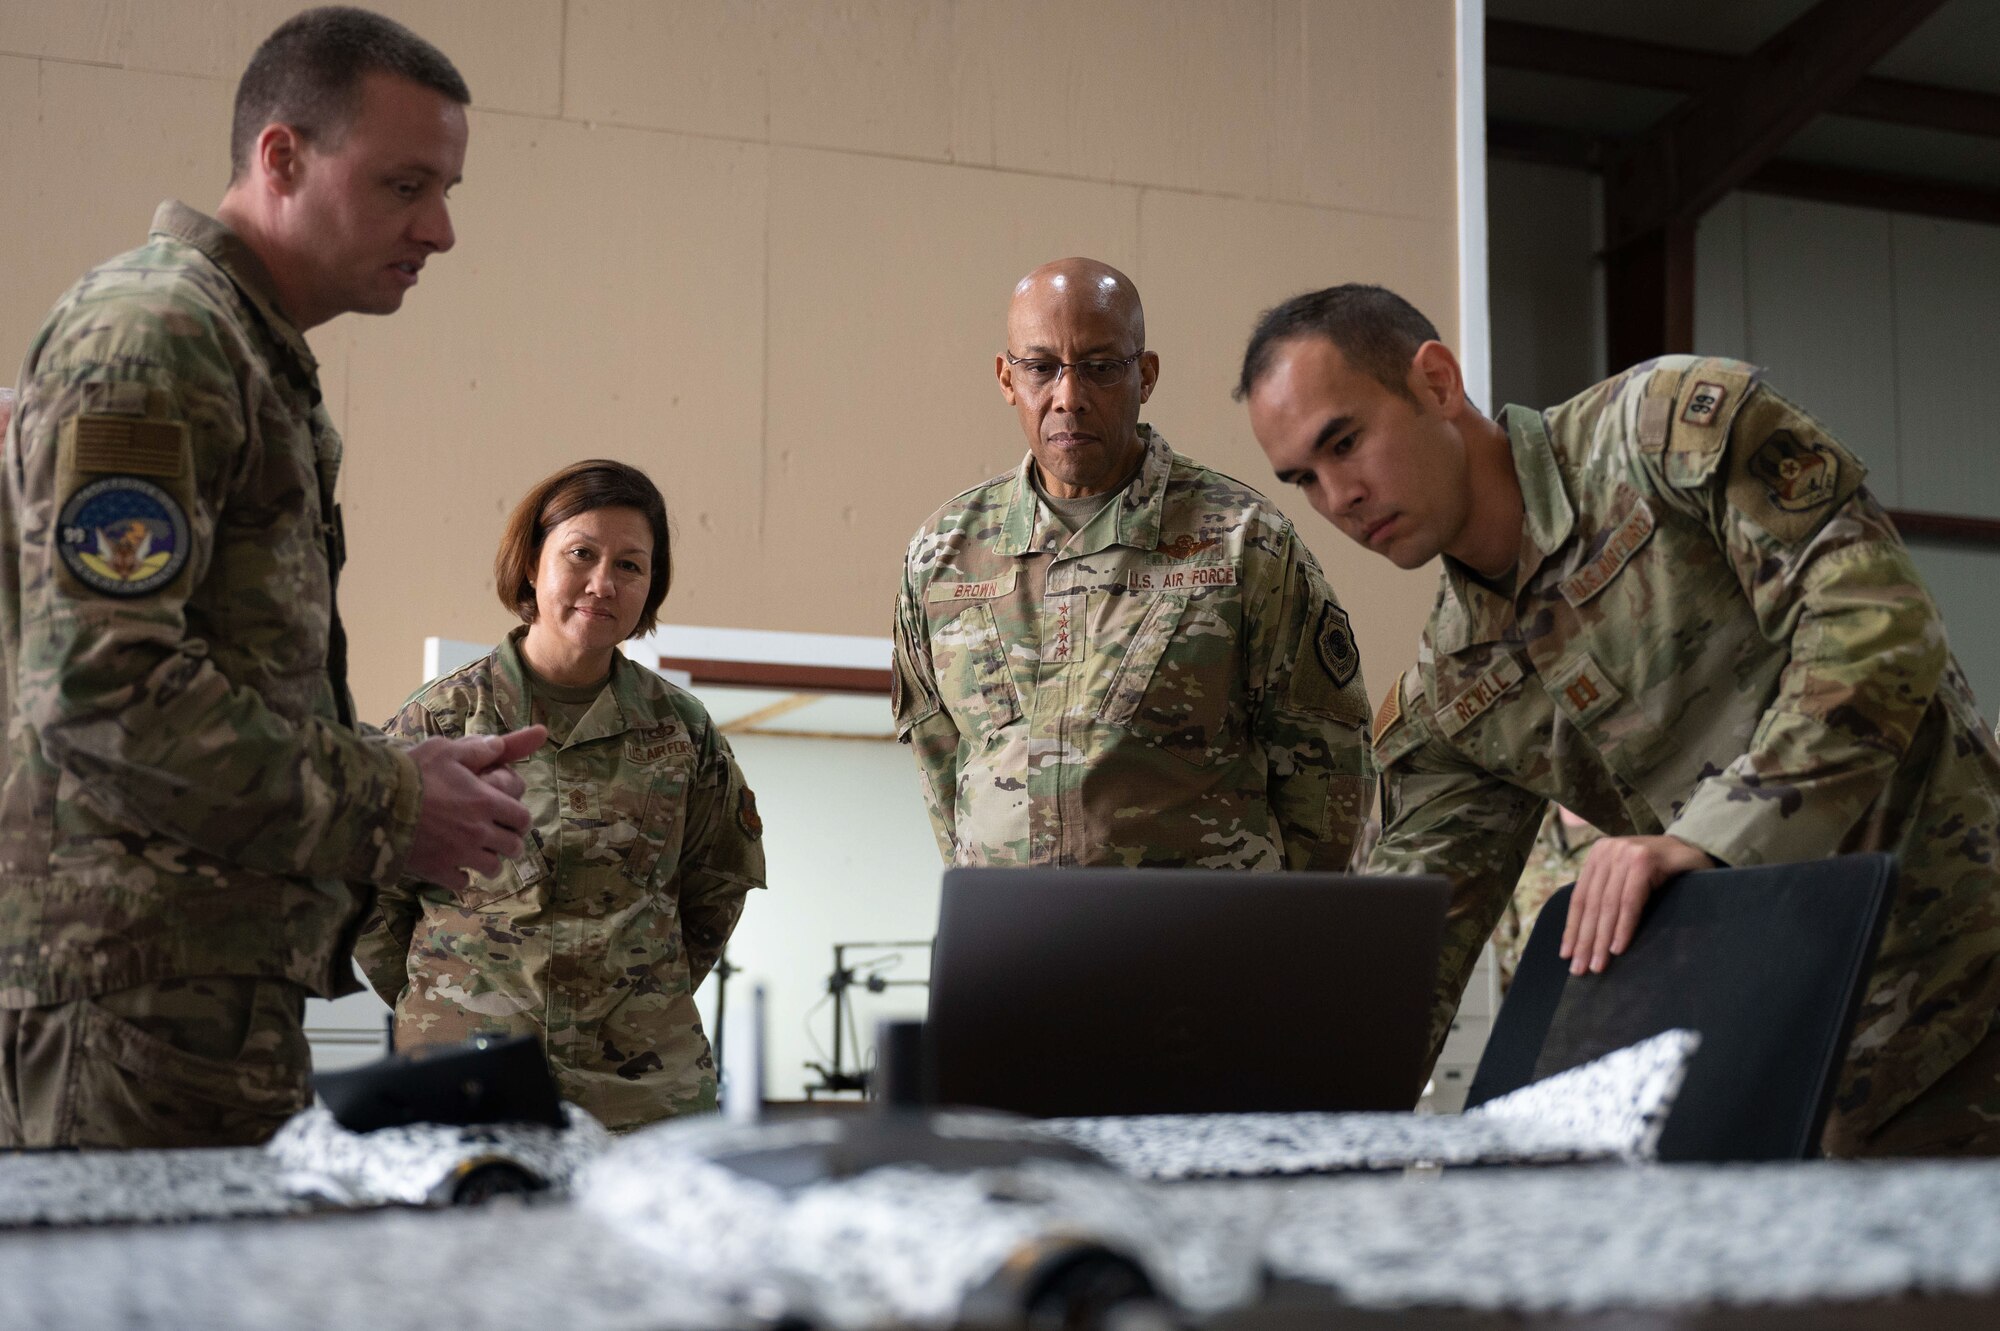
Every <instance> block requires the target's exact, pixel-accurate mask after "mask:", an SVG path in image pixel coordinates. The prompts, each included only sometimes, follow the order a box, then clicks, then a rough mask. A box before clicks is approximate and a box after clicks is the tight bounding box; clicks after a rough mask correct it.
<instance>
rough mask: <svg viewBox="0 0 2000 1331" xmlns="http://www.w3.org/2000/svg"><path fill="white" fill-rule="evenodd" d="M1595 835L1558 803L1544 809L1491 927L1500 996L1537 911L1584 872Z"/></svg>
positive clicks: (1507, 985)
mask: <svg viewBox="0 0 2000 1331" xmlns="http://www.w3.org/2000/svg"><path fill="white" fill-rule="evenodd" d="M1597 838H1598V831H1597V829H1596V828H1594V827H1592V826H1591V825H1590V824H1589V823H1586V822H1584V821H1583V820H1582V819H1581V818H1578V817H1577V816H1576V815H1575V814H1573V813H1571V812H1570V811H1569V810H1568V809H1565V808H1563V807H1562V806H1561V805H1559V804H1552V805H1550V806H1549V811H1548V813H1547V814H1546V815H1544V816H1543V818H1542V830H1541V831H1539V832H1537V833H1536V834H1535V844H1534V845H1533V846H1531V847H1530V848H1529V850H1528V867H1527V868H1525V869H1523V870H1522V871H1521V881H1520V882H1518V883H1516V884H1515V885H1514V894H1513V895H1512V896H1510V897H1508V898H1507V908H1506V909H1505V910H1503V911H1501V912H1500V921H1499V923H1497V924H1495V925H1494V926H1493V958H1494V962H1495V964H1496V965H1497V966H1498V968H1499V972H1500V992H1501V993H1503V994H1504V993H1506V992H1507V990H1508V989H1510V988H1511V987H1513V984H1514V974H1515V972H1517V971H1519V970H1520V969H1521V954H1522V953H1523V952H1525V951H1526V950H1527V947H1528V937H1529V935H1531V934H1533V933H1534V931H1535V921H1536V920H1537V919H1539V918H1541V914H1542V907H1543V906H1546V905H1547V904H1548V902H1549V898H1550V897H1552V896H1554V895H1555V894H1556V893H1558V892H1560V891H1562V890H1563V889H1564V888H1565V887H1568V886H1569V885H1570V884H1571V883H1574V882H1575V881H1576V880H1577V878H1578V877H1579V876H1580V875H1581V874H1582V872H1583V861H1584V857H1585V856H1587V855H1588V854H1589V853H1590V848H1591V847H1592V846H1593V845H1595V844H1596V843H1597Z"/></svg>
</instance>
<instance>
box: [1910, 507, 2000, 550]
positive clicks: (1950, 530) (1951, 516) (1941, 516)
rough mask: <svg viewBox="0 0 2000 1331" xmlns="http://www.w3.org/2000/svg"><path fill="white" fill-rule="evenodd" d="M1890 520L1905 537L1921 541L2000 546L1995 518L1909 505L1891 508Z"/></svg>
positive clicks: (1988, 547)
mask: <svg viewBox="0 0 2000 1331" xmlns="http://www.w3.org/2000/svg"><path fill="white" fill-rule="evenodd" d="M1889 517H1890V520H1891V521H1893V522H1894V523H1895V524H1896V530H1898V531H1900V532H1902V533H1903V536H1904V538H1905V539H1906V540H1907V539H1910V538H1912V537H1914V538H1915V539H1917V540H1921V541H1949V542H1951V543H1952V544H1953V545H1977V546H1982V547H1985V548H1987V549H1995V548H2000V522H1996V521H1995V520H1993V519H1992V518H1966V517H1960V516H1958V515H1957V514H1955V513H1919V512H1915V511H1913V510H1911V509H1907V508H1892V509H1890V510H1889Z"/></svg>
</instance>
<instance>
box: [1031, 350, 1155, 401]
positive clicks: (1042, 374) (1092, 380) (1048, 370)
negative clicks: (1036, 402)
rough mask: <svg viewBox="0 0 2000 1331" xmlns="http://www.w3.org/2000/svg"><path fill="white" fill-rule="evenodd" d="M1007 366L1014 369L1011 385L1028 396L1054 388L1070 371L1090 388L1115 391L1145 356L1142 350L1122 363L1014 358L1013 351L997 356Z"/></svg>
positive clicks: (1035, 357)
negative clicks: (1002, 358) (1135, 364)
mask: <svg viewBox="0 0 2000 1331" xmlns="http://www.w3.org/2000/svg"><path fill="white" fill-rule="evenodd" d="M1001 354H1003V355H1004V356H1006V357H1007V363H1008V364H1009V365H1011V366H1013V367H1014V379H1015V382H1017V383H1018V384H1020V386H1021V387H1022V388H1024V389H1026V390H1027V391H1028V392H1030V393H1040V392H1042V391H1044V390H1046V389H1050V388H1054V387H1055V386H1056V381H1057V380H1059V379H1061V378H1062V376H1063V371H1064V370H1071V371H1074V372H1075V373H1076V375H1077V377H1078V378H1080V379H1082V380H1083V381H1084V382H1085V383H1087V384H1089V385H1090V386H1091V387H1092V388H1115V387H1117V385H1118V382H1119V380H1121V379H1123V378H1124V377H1125V373H1126V371H1128V370H1130V369H1131V368H1132V364H1133V362H1134V361H1137V360H1138V359H1139V357H1141V356H1143V355H1145V354H1146V353H1145V350H1144V349H1143V348H1142V349H1140V350H1138V351H1135V352H1133V353H1132V354H1131V355H1129V356H1127V357H1125V359H1123V360H1079V361H1061V360H1050V359H1048V358H1047V357H1043V356H1027V357H1022V356H1016V355H1015V354H1014V353H1013V352H1011V351H1008V352H1003V353H1001Z"/></svg>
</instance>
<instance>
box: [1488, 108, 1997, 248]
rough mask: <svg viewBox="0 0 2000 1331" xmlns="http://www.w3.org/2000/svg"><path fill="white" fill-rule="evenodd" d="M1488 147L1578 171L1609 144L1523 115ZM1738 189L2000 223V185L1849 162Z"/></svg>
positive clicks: (1774, 168) (1758, 176)
mask: <svg viewBox="0 0 2000 1331" xmlns="http://www.w3.org/2000/svg"><path fill="white" fill-rule="evenodd" d="M1486 149H1487V151H1488V152H1490V153H1492V154H1493V155H1494V156H1495V157H1502V158H1511V159H1512V160H1515V161H1521V162H1538V163H1541V164H1543V165H1547V166H1566V167H1573V168H1575V169H1576V170H1579V171H1598V170H1602V169H1603V160H1604V144H1603V141H1602V140H1600V139H1598V138H1596V137H1595V136H1594V135H1590V134H1584V133H1581V132H1580V131H1577V130H1571V129H1562V128H1558V127H1556V126H1552V125H1534V124H1529V123H1526V122H1524V121H1518V120H1489V121H1487V122H1486ZM1738 188H1739V189H1743V190H1747V191H1749V192H1751V193H1753V194H1777V195H1782V196H1784V197H1787V198H1794V199H1817V200H1819V201H1821V202H1822V203H1843V204H1847V205H1850V206H1852V207H1856V208H1881V209H1884V210H1886V211H1889V212H1898V213H1913V214H1915V215H1917V216H1919V217H1950V218H1956V219H1958V220H1960V221H1965V222H1984V223H1987V224H1989V225H1993V226H2000V190H1989V189H1980V188H1978V187H1976V186H1972V185H1956V184H1952V183H1950V182H1947V181H1940V180H1929V179H1926V178H1924V177H1922V176H1904V175H1893V174H1890V173H1887V172H1881V171H1857V170H1853V169H1851V168H1849V167H1844V166H1824V165H1821V164H1819V163H1817V162H1793V161H1786V160H1783V159H1780V160H1778V161H1773V162H1766V163H1765V164H1764V165H1763V166H1760V167H1758V168H1757V170H1756V171H1755V172H1754V173H1752V175H1751V176H1750V178H1749V179H1747V180H1745V181H1744V182H1743V183H1742V184H1741V185H1740V186H1738Z"/></svg>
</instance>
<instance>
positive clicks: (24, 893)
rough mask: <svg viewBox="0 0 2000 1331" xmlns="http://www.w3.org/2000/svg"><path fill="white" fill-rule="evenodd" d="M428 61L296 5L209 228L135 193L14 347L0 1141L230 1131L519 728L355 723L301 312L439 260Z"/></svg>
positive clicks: (3, 545)
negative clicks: (374, 898) (400, 734)
mask: <svg viewBox="0 0 2000 1331" xmlns="http://www.w3.org/2000/svg"><path fill="white" fill-rule="evenodd" d="M466 100H467V95H466V92H465V87H464V84H463V82H461V81H460V80H459V78H458V75H457V73H456V71H454V70H453V69H452V68H451V65H450V62H448V61H446V60H445V58H444V57H443V56H442V55H439V54H438V53H437V52H436V51H435V50H434V49H433V48H431V47H430V46H429V45H428V44H426V43H424V42H422V41H421V40H420V39H419V38H417V37H415V36H414V35H413V34H411V33H409V32H408V31H407V30H405V29H403V28H400V27H398V26H396V25H394V24H389V23H387V21H386V20H382V19H378V18H376V17H375V16H373V15H365V14H359V13H358V12H357V11H335V12H332V13H331V14H329V12H327V11H315V12H310V13H307V14H305V15H301V16H300V17H299V18H297V19H294V20H293V21H292V22H291V23H288V24H286V25H285V26H284V27H282V28H280V29H279V30H278V31H277V32H276V33H274V34H273V35H272V37H271V39H270V40H269V41H267V42H266V43H265V45H264V46H263V47H262V48H260V49H259V51H258V53H257V56H256V57H255V58H254V59H253V60H252V62H251V65H250V67H249V70H248V71H247V72H246V73H245V75H244V79H243V83H242V86H241V87H240V88H239V90H238V95H237V109H236V133H235V139H234V145H233V146H234V152H235V175H234V177H233V178H232V182H231V184H230V187H229V189H228V191H227V193H226V194H225V196H224V198H223V202H222V206H221V208H220V209H218V214H219V219H218V218H209V217H205V216H203V215H201V214H200V213H197V212H195V211H193V210H192V209H190V208H187V207H185V206H183V205H181V204H178V203H168V204H163V205H162V206H161V207H160V209H159V211H158V213H157V214H156V215H155V217H154V222H153V233H152V236H151V238H150V240H149V241H148V242H147V243H146V244H145V245H144V246H142V247H141V248H139V249H137V250H134V251H133V252H131V253H129V254H126V255H124V256H122V257H120V258H117V259H114V260H112V261H111V262H109V263H107V264H105V265H104V266H103V267H101V268H98V269H96V270H95V271H93V272H91V273H88V274H86V275H85V276H84V277H83V279H82V280H81V281H79V282H78V283H77V284H76V285H75V286H74V287H72V288H71V289H70V290H69V292H68V293H67V294H66V295H64V296H63V298H62V299H61V301H60V302H58V303H57V305H56V308H55V310H54V311H53V312H52V313H51V314H50V315H49V318H48V321H47V322H46V323H45V324H44V325H43V327H42V329H41V331H40V332H39V333H38V334H37V335H36V337H35V340H34V342H33V344H32V345H31V346H30V348H29V351H28V355H27V360H26V362H25V364H24V366H23V367H22V371H21V379H20V402H19V411H18V413H17V415H16V418H15V420H14V423H13V428H12V429H11V430H10V431H9V432H8V434H7V436H6V446H5V453H4V459H3V460H0V638H4V643H5V651H6V656H5V660H6V664H7V667H8V668H7V676H8V684H9V689H8V697H7V707H8V714H9V718H10V719H9V726H8V752H7V770H6V777H5V783H4V785H0V1146H9V1145H12V1146H22V1145H26V1146H84V1147H107V1146H195V1145H229V1144H241V1143H253V1142H257V1141H261V1140H262V1139H264V1138H265V1137H267V1136H269V1135H270V1133H271V1132H272V1131H274V1130H275V1129H276V1127H277V1126H278V1125H279V1124H280V1123H282V1122H283V1121H284V1119H285V1118H286V1117H287V1116H289V1115H290V1114H292V1113H295V1112H296V1111H298V1110H300V1109H302V1108H304V1107H305V1105H306V1104H307V1103H308V1099H309V1096H308V1090H307V1069H308V1061H309V1059H308V1051H307V1046H306V1040H305V1035H304V1031H303V1029H302V1026H301V1018H302V1015H303V1006H304V999H305V995H306V994H307V993H309V992H310V993H317V994H324V995H334V994H342V993H348V992H352V991H353V990H355V989H356V988H357V987H358V986H356V985H355V983H354V977H353V973H352V966H351V962H350V946H351V943H352V940H353V937H354V933H355V930H356V929H357V928H358V927H359V924H360V917H361V913H362V910H363V909H364V908H365V906H366V905H367V901H368V895H369V886H368V885H369V884H371V883H374V882H389V881H394V880H395V879H396V878H397V877H398V876H399V875H401V874H403V873H405V872H408V873H412V874H418V875H421V876H424V877H427V878H431V879H433V880H436V881H440V882H453V881H456V882H459V883H462V882H463V873H462V870H461V867H460V866H467V865H469V866H470V867H472V868H474V869H479V870H492V869H495V868H497V867H498V865H499V861H500V858H501V857H502V856H505V855H511V854H512V853H514V851H515V850H516V849H517V848H518V846H519V837H518V835H517V832H518V829H520V828H522V827H524V826H525V825H526V823H527V810H526V809H525V808H524V807H522V805H521V804H520V802H519V800H518V799H515V798H513V796H514V795H515V794H517V793H518V792H519V790H520V782H519V779H518V778H517V777H515V776H513V774H512V773H510V772H508V771H506V770H505V769H504V767H500V766H498V764H502V763H505V762H507V761H511V760H512V759H513V758H515V757H519V756H521V755H522V754H523V753H525V752H526V751H527V749H529V748H532V746H533V744H534V743H536V742H539V740H540V735H539V733H538V732H531V733H530V734H528V735H527V736H523V737H514V738H513V740H512V742H511V743H510V742H505V741H501V740H494V739H482V740H473V741H461V742H458V743H456V744H454V743H450V742H445V741H440V742H438V743H436V744H433V745H428V746H425V747H423V748H420V749H414V750H406V749H402V748H400V747H396V746H392V745H391V744H389V743H388V742H387V741H386V740H384V739H383V738H382V737H381V736H379V735H364V734H361V733H357V730H356V728H355V726H354V724H353V704H352V701H351V699H350V698H349V695H348V691H347V683H346V660H345V641H344V638H343V635H342V633H341V629H340V621H339V618H338V616H337V615H336V614H335V612H334V598H333V592H334V579H335V577H336V575H337V573H338V570H339V567H340V563H341V559H342V556H343V551H342V547H341V534H340V514H339V510H338V509H337V508H336V507H335V505H334V502H333V494H334V482H335V476H336V473H337V471H338V468H339V464H340V440H339V437H338V436H337V435H336V434H335V433H334V430H333V427H332V425H331V423H330V422H329V421H328V419H327V415H326V412H325V410H324V409H323V407H322V405H321V401H320V392H319V385H318V381H317V376H316V369H315V364H314V361H313V357H312V353H311V352H310V351H309V350H308V349H307V346H306V343H305V339H304V337H303V336H302V334H303V332H304V330H305V329H307V328H309V327H312V326H313V325H315V324H317V323H320V322H323V321H324V320H326V319H329V318H332V317H333V316H334V315H336V314H339V313H341V312H343V311H346V310H364V311H369V312H374V313H387V312H388V311H390V310H393V309H395V308H396V306H397V305H398V304H400V302H401V300H402V295H403V292H404V291H405V290H406V289H407V288H408V287H409V286H410V285H411V284H412V283H413V282H414V280H415V270H416V269H417V268H418V267H420V266H421V264H422V261H423V259H424V258H425V257H427V256H428V255H429V254H431V253H434V252H437V251H440V250H443V249H446V248H448V247H449V246H450V244H451V228H450V222H449V221H448V219H447V218H446V214H445V207H444V202H443V192H444V190H445V189H446V188H447V187H448V186H449V185H450V184H451V183H452V182H453V181H454V180H455V179H456V178H457V176H458V173H459V168H460V166H461V164H462V163H463V160H464V153H465V112H464V104H465V102H466Z"/></svg>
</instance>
